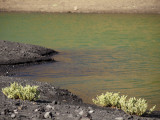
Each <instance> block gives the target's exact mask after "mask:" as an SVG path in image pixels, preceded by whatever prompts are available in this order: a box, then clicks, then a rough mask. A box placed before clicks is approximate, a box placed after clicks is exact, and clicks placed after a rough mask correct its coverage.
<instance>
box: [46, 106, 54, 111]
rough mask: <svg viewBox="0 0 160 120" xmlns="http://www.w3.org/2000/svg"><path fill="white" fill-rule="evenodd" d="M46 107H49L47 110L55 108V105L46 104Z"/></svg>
mask: <svg viewBox="0 0 160 120" xmlns="http://www.w3.org/2000/svg"><path fill="white" fill-rule="evenodd" d="M46 109H47V110H51V109H53V110H54V107H53V106H51V105H47V106H46Z"/></svg>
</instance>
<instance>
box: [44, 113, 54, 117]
mask: <svg viewBox="0 0 160 120" xmlns="http://www.w3.org/2000/svg"><path fill="white" fill-rule="evenodd" d="M44 118H52V113H51V112H46V113H45V114H44Z"/></svg>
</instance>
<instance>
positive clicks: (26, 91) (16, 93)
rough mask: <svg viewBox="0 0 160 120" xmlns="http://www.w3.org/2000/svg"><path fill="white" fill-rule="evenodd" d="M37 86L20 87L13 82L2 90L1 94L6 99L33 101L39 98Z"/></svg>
mask: <svg viewBox="0 0 160 120" xmlns="http://www.w3.org/2000/svg"><path fill="white" fill-rule="evenodd" d="M37 88H38V86H30V85H26V86H25V87H23V86H22V85H20V84H18V83H16V82H14V83H12V84H11V85H10V87H6V88H2V92H3V93H4V94H5V95H6V96H7V97H8V98H14V99H22V100H30V101H35V100H37V99H39V98H40V95H39V94H40V93H39V91H38V89H37Z"/></svg>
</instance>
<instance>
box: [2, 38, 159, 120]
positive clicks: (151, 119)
mask: <svg viewBox="0 0 160 120" xmlns="http://www.w3.org/2000/svg"><path fill="white" fill-rule="evenodd" d="M0 42H1V43H2V44H3V45H4V46H1V51H0V55H5V54H6V56H7V57H8V58H7V60H9V58H10V56H8V55H9V53H11V50H13V49H16V50H15V51H16V53H17V55H19V54H20V53H21V54H22V55H24V53H25V54H27V55H29V54H30V52H31V51H32V52H31V54H32V55H33V53H35V54H36V55H37V54H38V55H40V56H39V57H38V58H39V59H38V60H37V59H36V61H35V60H33V58H32V57H29V58H28V59H27V60H28V61H29V64H28V63H27V64H26V63H25V62H23V64H22V62H18V61H17V62H15V61H16V60H15V61H14V60H13V61H14V62H13V63H11V62H9V64H10V65H7V64H6V63H5V61H4V60H2V59H3V58H2V57H3V56H2V57H1V58H0V61H3V63H5V65H4V64H3V65H2V64H1V65H0V73H1V74H0V75H1V76H0V89H2V88H4V87H7V86H9V85H10V83H13V82H14V81H16V82H18V83H20V84H22V85H26V84H29V85H38V86H39V88H38V89H39V91H40V96H41V97H40V99H38V100H37V101H35V102H30V101H27V100H26V101H22V100H14V99H8V98H7V97H6V96H5V95H4V94H3V93H2V91H1V92H0V98H1V99H0V120H12V119H15V120H43V119H44V120H159V119H160V111H155V112H153V113H152V114H150V115H144V116H142V117H139V116H135V115H133V116H132V115H128V114H126V113H125V112H123V111H122V110H119V109H113V108H105V107H98V106H95V105H91V104H85V103H83V101H82V99H81V98H79V97H78V96H76V95H73V94H72V93H71V92H69V91H68V90H65V89H60V88H57V87H55V86H53V85H50V84H49V83H42V82H37V81H33V80H26V79H22V78H16V77H11V76H10V77H9V76H8V75H12V74H14V73H15V70H16V69H19V67H20V68H25V67H27V65H33V64H40V63H43V61H46V58H52V55H53V54H52V55H51V54H50V53H51V52H45V50H46V51H48V49H47V48H42V47H39V46H32V45H27V44H20V43H12V45H13V46H12V48H10V47H11V46H10V47H8V44H9V45H10V43H11V42H8V41H0ZM4 43H5V44H4ZM7 43H8V44H7ZM2 44H0V45H2ZM17 45H20V46H21V47H18V49H17ZM24 46H25V49H23V50H24V52H20V51H21V48H24ZM26 46H27V47H26ZM29 46H32V47H31V48H32V50H31V49H30V47H29ZM2 48H3V50H2ZM4 48H5V49H4ZM28 48H29V49H30V50H29V49H28ZM40 48H41V49H40ZM8 49H10V50H8ZM33 49H34V50H33ZM5 50H6V51H7V50H8V52H6V53H5V54H4V52H5ZM36 50H37V52H35V51H36ZM41 50H42V51H43V53H45V54H40V53H41V52H42V51H41ZM15 51H14V52H15ZM33 51H34V52H33ZM49 51H52V52H53V50H49ZM12 52H13V51H12ZM19 52H20V53H19ZM16 53H15V54H14V55H15V56H16ZM48 53H49V54H48ZM53 53H54V54H55V53H57V52H55V51H54V52H53ZM10 55H11V56H12V54H10ZM41 55H42V56H41ZM33 57H34V55H33ZM44 57H46V58H44ZM11 58H12V59H13V57H11ZM30 58H31V60H30ZM40 58H42V60H40ZM15 59H17V57H15ZM18 60H23V57H22V58H21V59H18ZM50 60H51V61H53V58H52V59H49V61H50ZM47 61H48V60H47ZM39 62H40V63H39ZM15 64H16V65H15ZM13 66H14V67H13ZM4 68H5V69H4ZM7 72H8V73H7Z"/></svg>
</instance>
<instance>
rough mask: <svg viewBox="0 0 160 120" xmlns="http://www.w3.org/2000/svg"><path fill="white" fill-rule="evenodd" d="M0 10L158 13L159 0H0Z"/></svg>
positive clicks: (159, 9) (159, 10)
mask: <svg viewBox="0 0 160 120" xmlns="http://www.w3.org/2000/svg"><path fill="white" fill-rule="evenodd" d="M0 11H27V12H58V13H61V12H71V13H72V12H75V13H158V14H160V0H0Z"/></svg>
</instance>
